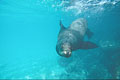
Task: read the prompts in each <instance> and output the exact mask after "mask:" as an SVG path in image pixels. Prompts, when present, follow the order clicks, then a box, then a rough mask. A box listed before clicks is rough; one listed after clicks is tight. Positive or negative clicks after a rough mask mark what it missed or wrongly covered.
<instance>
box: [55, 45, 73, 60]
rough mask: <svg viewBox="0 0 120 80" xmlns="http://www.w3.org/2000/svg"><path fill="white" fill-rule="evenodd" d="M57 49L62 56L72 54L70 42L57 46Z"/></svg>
mask: <svg viewBox="0 0 120 80" xmlns="http://www.w3.org/2000/svg"><path fill="white" fill-rule="evenodd" d="M56 51H57V53H58V54H59V55H60V56H63V57H67V58H68V57H70V56H71V54H72V50H71V45H70V44H69V43H63V44H61V45H59V46H57V47H56Z"/></svg>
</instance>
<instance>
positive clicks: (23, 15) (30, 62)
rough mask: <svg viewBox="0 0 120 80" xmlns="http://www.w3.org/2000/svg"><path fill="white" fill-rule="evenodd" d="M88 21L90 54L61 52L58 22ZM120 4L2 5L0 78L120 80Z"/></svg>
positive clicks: (59, 0) (85, 0)
mask: <svg viewBox="0 0 120 80" xmlns="http://www.w3.org/2000/svg"><path fill="white" fill-rule="evenodd" d="M77 18H85V19H87V22H88V27H89V28H90V29H91V31H92V32H93V33H94V36H93V37H92V38H91V39H90V41H92V42H95V43H96V44H98V45H99V48H96V49H91V50H77V51H74V52H73V54H72V56H71V57H70V58H63V57H60V56H59V55H58V54H57V53H56V42H57V36H58V33H59V29H60V26H59V21H60V20H61V21H62V23H63V24H64V25H65V26H66V27H68V26H69V25H70V24H71V22H72V21H73V20H75V19H77ZM119 30H120V0H95V1H92V0H74V1H72V0H19V1H18V0H0V79H113V78H115V79H120V37H119V36H120V31H119Z"/></svg>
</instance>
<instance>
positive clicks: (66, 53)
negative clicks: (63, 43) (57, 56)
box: [63, 51, 72, 57]
mask: <svg viewBox="0 0 120 80" xmlns="http://www.w3.org/2000/svg"><path fill="white" fill-rule="evenodd" d="M71 53H72V52H71V51H63V54H64V57H70V56H71Z"/></svg>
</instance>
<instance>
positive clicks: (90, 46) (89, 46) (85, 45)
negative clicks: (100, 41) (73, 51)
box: [80, 41, 98, 49]
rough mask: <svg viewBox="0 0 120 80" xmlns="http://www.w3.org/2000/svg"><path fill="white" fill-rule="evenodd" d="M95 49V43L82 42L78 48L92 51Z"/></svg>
mask: <svg viewBox="0 0 120 80" xmlns="http://www.w3.org/2000/svg"><path fill="white" fill-rule="evenodd" d="M97 47H98V46H97V45H96V44H95V43H92V42H89V41H86V42H83V44H82V45H81V46H80V49H93V48H97Z"/></svg>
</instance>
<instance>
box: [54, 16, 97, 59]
mask: <svg viewBox="0 0 120 80" xmlns="http://www.w3.org/2000/svg"><path fill="white" fill-rule="evenodd" d="M60 26H61V29H60V32H59V35H58V41H57V45H56V51H57V53H58V54H59V55H60V56H63V57H70V56H71V54H72V51H75V50H78V49H93V48H97V47H98V46H97V45H96V44H95V43H92V42H89V41H84V37H85V35H87V36H88V38H91V36H92V35H93V33H92V32H91V31H90V30H89V29H88V28H87V21H86V20H85V19H84V18H79V19H76V20H75V21H73V22H72V24H71V25H70V26H69V27H68V28H66V27H64V25H63V24H62V22H61V21H60Z"/></svg>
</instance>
